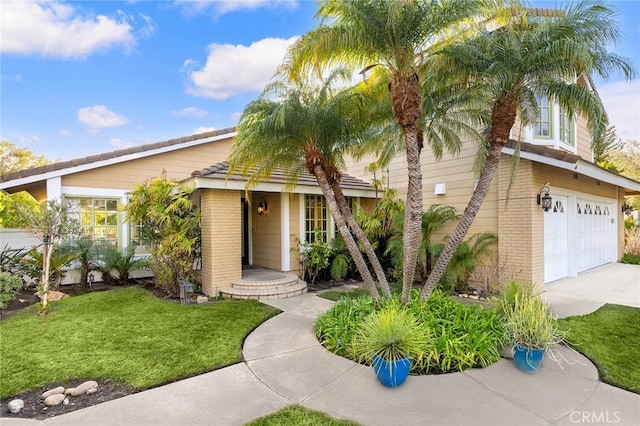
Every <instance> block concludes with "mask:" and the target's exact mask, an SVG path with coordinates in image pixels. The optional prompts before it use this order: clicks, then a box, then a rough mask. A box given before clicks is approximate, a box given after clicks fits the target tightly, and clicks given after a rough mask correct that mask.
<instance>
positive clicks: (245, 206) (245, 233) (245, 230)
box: [241, 198, 249, 266]
mask: <svg viewBox="0 0 640 426" xmlns="http://www.w3.org/2000/svg"><path fill="white" fill-rule="evenodd" d="M241 202H242V265H243V266H244V265H248V264H249V203H247V200H245V199H244V198H243V199H242V200H241Z"/></svg>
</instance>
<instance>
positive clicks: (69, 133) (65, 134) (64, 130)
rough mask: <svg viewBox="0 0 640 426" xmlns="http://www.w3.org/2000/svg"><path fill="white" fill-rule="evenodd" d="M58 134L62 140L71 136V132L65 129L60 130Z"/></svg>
mask: <svg viewBox="0 0 640 426" xmlns="http://www.w3.org/2000/svg"><path fill="white" fill-rule="evenodd" d="M58 133H59V134H60V136H62V137H63V138H66V137H69V136H71V135H73V132H72V131H71V130H67V129H60V132H58Z"/></svg>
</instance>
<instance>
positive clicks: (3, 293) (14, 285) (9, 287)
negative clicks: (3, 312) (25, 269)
mask: <svg viewBox="0 0 640 426" xmlns="http://www.w3.org/2000/svg"><path fill="white" fill-rule="evenodd" d="M20 287H22V280H21V279H20V278H19V277H17V276H16V275H13V274H11V273H9V272H0V309H4V308H6V307H7V305H8V304H9V302H11V301H12V300H13V299H14V298H15V297H16V290H18V289H19V288H20Z"/></svg>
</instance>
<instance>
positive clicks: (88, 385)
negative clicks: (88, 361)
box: [69, 380, 98, 396]
mask: <svg viewBox="0 0 640 426" xmlns="http://www.w3.org/2000/svg"><path fill="white" fill-rule="evenodd" d="M90 389H95V390H94V391H93V392H95V391H96V390H98V382H95V381H93V380H89V381H88V382H84V383H82V384H81V385H80V386H77V387H76V388H74V389H72V390H71V392H70V393H69V395H71V396H80V395H84V394H85V393H87V392H88V391H89V390H90ZM93 392H91V393H93Z"/></svg>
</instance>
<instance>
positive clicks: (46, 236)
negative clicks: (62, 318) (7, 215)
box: [18, 200, 82, 315]
mask: <svg viewBox="0 0 640 426" xmlns="http://www.w3.org/2000/svg"><path fill="white" fill-rule="evenodd" d="M18 212H19V215H20V216H21V220H23V221H24V223H25V224H26V226H25V228H24V229H25V230H27V231H28V232H29V233H31V234H32V235H33V236H35V237H36V238H38V239H39V240H40V241H41V242H42V243H43V253H42V277H41V281H40V286H39V288H38V292H39V295H40V300H41V302H40V309H39V311H38V314H39V315H45V314H47V313H49V305H48V295H49V275H50V272H51V271H50V269H51V268H50V267H51V255H52V253H53V249H54V247H55V245H56V244H58V243H60V242H61V241H62V240H63V239H64V238H69V237H72V236H74V235H76V236H78V235H81V233H82V226H81V224H80V222H79V221H78V220H77V219H74V218H72V217H71V216H70V215H69V211H68V209H67V207H66V206H65V205H64V204H62V203H61V202H60V201H59V200H49V201H43V202H41V203H40V204H38V207H37V208H36V209H35V210H34V209H30V208H26V207H24V206H18Z"/></svg>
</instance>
